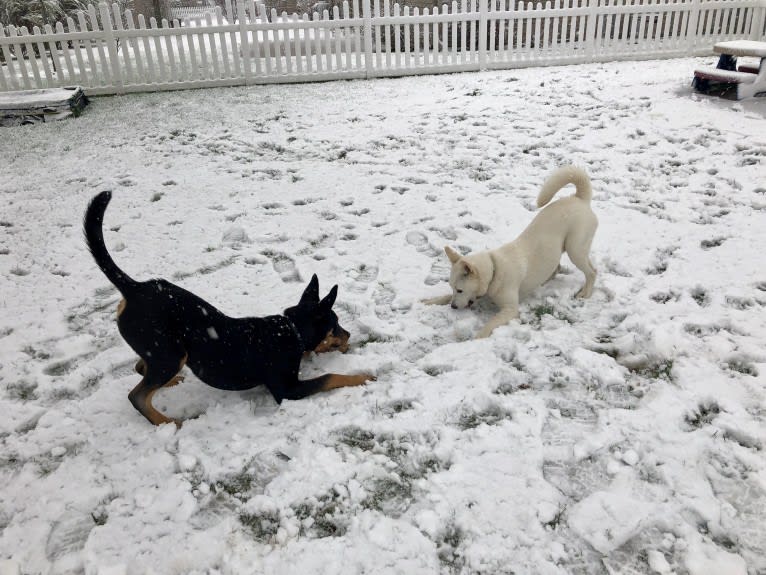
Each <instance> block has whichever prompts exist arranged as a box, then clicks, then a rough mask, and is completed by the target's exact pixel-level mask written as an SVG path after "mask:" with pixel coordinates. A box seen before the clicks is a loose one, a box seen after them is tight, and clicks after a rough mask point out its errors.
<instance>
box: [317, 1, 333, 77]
mask: <svg viewBox="0 0 766 575" xmlns="http://www.w3.org/2000/svg"><path fill="white" fill-rule="evenodd" d="M329 20H330V13H329V12H328V11H327V10H324V11H322V23H323V24H324V23H325V22H328V21H329ZM321 30H322V34H321V35H322V36H324V44H325V45H324V49H325V65H326V69H327V71H332V33H331V32H332V31H331V30H330V29H329V28H326V27H325V26H322V28H321ZM317 32H319V30H317Z"/></svg>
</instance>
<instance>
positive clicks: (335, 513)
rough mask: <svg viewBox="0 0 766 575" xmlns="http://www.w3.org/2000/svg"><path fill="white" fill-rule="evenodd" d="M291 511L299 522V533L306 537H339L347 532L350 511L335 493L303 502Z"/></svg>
mask: <svg viewBox="0 0 766 575" xmlns="http://www.w3.org/2000/svg"><path fill="white" fill-rule="evenodd" d="M293 510H294V511H295V517H296V518H297V519H299V520H300V522H301V525H302V527H301V533H302V535H304V536H306V537H312V538H316V539H322V538H324V537H341V536H342V535H345V533H346V531H347V530H348V515H349V511H350V510H349V509H348V508H347V506H346V505H344V502H343V500H342V499H341V497H340V495H338V493H336V492H335V491H331V492H330V493H328V494H325V495H322V496H321V497H319V498H311V499H310V500H307V501H303V502H301V503H299V504H298V505H296V506H295V507H294V508H293Z"/></svg>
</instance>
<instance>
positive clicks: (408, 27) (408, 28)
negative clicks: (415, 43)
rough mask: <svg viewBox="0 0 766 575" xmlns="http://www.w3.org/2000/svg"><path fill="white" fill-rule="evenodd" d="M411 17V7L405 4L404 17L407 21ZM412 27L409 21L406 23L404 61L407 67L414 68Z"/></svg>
mask: <svg viewBox="0 0 766 575" xmlns="http://www.w3.org/2000/svg"><path fill="white" fill-rule="evenodd" d="M409 17H410V7H409V6H405V7H404V18H405V22H406V21H407V20H408V19H409ZM411 28H412V26H411V25H410V24H409V23H405V24H404V61H405V66H406V67H407V68H410V69H411V68H412V48H411V46H412V44H410V40H411V39H412V38H411V37H410V36H411Z"/></svg>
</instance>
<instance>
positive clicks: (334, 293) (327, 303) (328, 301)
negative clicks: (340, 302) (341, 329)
mask: <svg viewBox="0 0 766 575" xmlns="http://www.w3.org/2000/svg"><path fill="white" fill-rule="evenodd" d="M337 297H338V285H337V284H336V285H334V286H332V289H331V290H330V293H328V294H327V295H326V296H324V299H323V300H322V301H320V302H319V306H320V307H323V308H325V309H332V306H333V304H334V303H335V298H337Z"/></svg>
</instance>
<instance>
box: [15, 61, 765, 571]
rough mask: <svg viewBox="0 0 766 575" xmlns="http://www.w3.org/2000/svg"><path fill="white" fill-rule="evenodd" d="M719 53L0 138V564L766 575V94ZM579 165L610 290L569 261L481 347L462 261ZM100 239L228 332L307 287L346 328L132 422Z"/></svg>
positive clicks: (445, 79) (133, 102) (178, 112)
mask: <svg viewBox="0 0 766 575" xmlns="http://www.w3.org/2000/svg"><path fill="white" fill-rule="evenodd" d="M710 61H712V59H710V58H708V59H686V60H676V61H662V62H642V63H614V64H605V65H587V66H576V67H563V68H548V69H525V70H516V71H503V72H486V73H480V74H461V75H450V76H440V77H417V78H407V79H397V80H377V81H366V82H365V81H359V82H338V83H327V84H316V85H292V86H268V87H251V88H236V89H216V90H206V91H197V92H178V93H164V94H147V95H135V96H129V97H114V98H103V99H96V100H94V101H92V103H91V105H90V106H89V107H88V108H87V109H86V110H85V113H84V115H83V116H82V117H80V118H78V119H74V120H68V121H63V122H57V123H51V124H44V125H37V126H27V127H16V128H7V129H4V130H2V132H1V133H0V174H1V175H2V177H1V178H0V195H1V197H2V205H3V207H2V212H1V214H0V270H1V272H2V277H3V281H2V284H0V410H2V413H3V416H2V418H1V419H0V481H1V482H2V489H0V573H2V574H3V575H5V574H17V573H23V574H37V573H78V572H85V573H88V574H101V575H121V574H125V575H134V574H143V573H156V574H186V573H222V574H223V573H269V574H287V573H296V574H297V573H300V574H314V573H327V574H358V573H368V574H370V573H379V574H388V573H403V574H406V575H416V574H431V573H448V574H450V573H472V574H486V575H489V574H511V573H514V574H517V575H520V574H531V575H538V574H539V575H554V574H555V575H562V574H570V573H571V574H588V575H592V574H602V573H620V574H637V573H642V574H644V573H659V574H668V573H676V574H679V575H684V574H689V575H739V574H744V573H748V574H750V575H755V574H762V573H766V522H765V521H764V517H766V458H765V457H764V450H765V449H766V427H765V426H764V423H765V421H766V390H765V389H764V383H766V347H765V346H764V344H765V343H766V341H765V340H766V322H765V321H764V318H765V317H766V316H765V314H764V306H766V225H765V224H766V217H765V214H764V211H765V210H766V169H765V166H766V98H765V99H761V100H754V101H742V102H739V103H735V102H731V101H722V100H717V99H714V98H709V97H702V96H698V95H695V94H693V93H691V91H690V88H689V83H690V80H691V75H692V70H693V68H694V67H695V66H699V65H700V64H703V63H708V62H710ZM567 162H574V163H577V164H579V165H581V166H584V167H585V168H586V169H587V170H588V171H589V173H590V174H591V176H592V179H593V184H594V190H595V197H594V203H593V205H594V210H595V211H596V213H597V214H598V216H599V218H600V222H601V223H600V228H599V230H598V232H597V234H596V239H595V243H594V247H593V260H594V263H595V264H596V266H597V268H598V269H599V272H600V275H599V277H598V280H597V284H596V290H595V293H594V296H593V298H592V299H590V300H587V301H579V300H575V299H573V298H572V295H573V294H574V293H575V292H576V291H577V290H578V289H579V287H580V285H581V282H582V276H581V274H580V272H579V271H578V270H577V269H576V268H574V266H573V265H572V264H571V263H570V262H569V261H568V260H566V258H564V261H563V262H562V263H563V270H562V273H560V274H559V275H558V276H557V277H556V278H555V279H554V280H553V281H551V282H549V283H548V284H546V285H545V286H543V287H542V288H541V289H539V290H538V291H537V292H536V293H535V294H534V296H533V297H531V298H529V299H528V300H526V301H525V302H523V304H522V312H521V321H520V322H518V323H515V324H513V325H511V326H509V327H504V328H501V329H498V330H496V332H495V334H494V335H493V336H492V337H491V338H490V339H487V340H482V341H472V340H471V336H472V334H473V333H475V331H476V330H477V329H478V328H479V327H480V326H481V325H482V323H483V322H484V321H485V320H486V319H487V318H488V317H489V316H490V314H491V313H492V308H491V306H490V305H484V306H479V308H478V309H476V310H471V311H469V310H463V311H455V310H452V309H450V308H449V307H448V306H444V307H426V306H424V305H422V304H421V303H419V300H420V299H421V298H425V297H429V296H434V295H438V294H441V293H446V292H447V290H448V286H447V284H446V282H445V280H446V277H447V271H448V267H447V259H446V257H445V256H444V253H443V251H442V247H443V246H444V245H445V244H450V245H453V246H456V247H458V248H460V249H463V250H467V249H470V250H480V249H484V248H487V247H492V246H496V245H498V244H500V243H502V242H505V241H509V240H511V239H513V238H514V237H515V236H516V235H517V234H518V233H519V232H520V231H521V230H522V229H523V227H524V226H525V225H526V224H527V223H528V222H529V221H530V220H531V219H532V217H533V216H534V201H535V198H536V195H537V192H538V190H539V187H540V185H541V183H542V181H543V180H544V178H545V177H546V176H547V175H548V174H549V173H550V172H551V170H552V169H553V168H554V167H556V166H558V165H561V164H564V163H567ZM103 189H111V190H114V198H113V200H112V204H111V205H110V207H109V210H108V212H107V214H106V222H105V230H106V239H107V245H108V246H109V248H110V250H111V251H112V254H113V255H114V257H115V259H116V260H117V261H118V263H119V265H120V266H122V267H123V268H124V269H125V270H126V271H128V272H129V273H130V274H131V275H132V276H133V277H136V278H139V279H145V278H149V277H152V276H163V277H166V278H168V279H171V280H173V281H176V282H177V283H179V284H180V285H182V286H183V287H185V288H188V289H191V290H192V291H194V292H196V293H198V294H199V295H201V296H202V297H204V298H206V299H207V300H208V301H210V302H211V303H213V304H214V305H216V306H218V307H219V308H220V309H222V310H223V311H225V312H226V313H229V314H231V315H266V314H271V313H278V312H280V311H281V310H282V309H284V308H285V307H287V306H288V305H292V304H294V303H295V302H296V301H297V298H298V297H299V294H300V293H301V291H302V289H303V287H304V285H305V283H306V282H307V281H308V279H309V278H310V277H311V274H312V273H314V272H316V273H317V274H318V275H319V277H320V284H321V290H322V293H323V294H324V293H325V292H326V291H327V290H329V288H330V287H331V286H332V285H333V284H334V283H338V284H339V286H340V295H339V298H338V302H339V303H338V304H337V305H336V308H337V311H338V313H339V315H340V318H341V324H342V325H343V326H344V327H346V328H347V329H348V330H349V331H351V333H352V347H351V350H350V351H349V353H348V354H347V355H340V354H337V353H334V354H329V355H325V356H321V357H316V358H313V359H311V360H310V361H307V362H304V375H305V376H313V375H316V374H319V373H322V372H326V371H333V372H338V373H351V372H361V371H372V372H374V373H375V374H377V377H378V380H377V381H376V382H374V383H371V384H369V385H367V386H365V387H364V388H348V389H341V390H337V391H334V392H330V393H325V394H320V395H317V396H314V397H311V398H309V399H306V400H302V401H292V402H290V401H286V402H284V403H283V404H282V406H281V407H278V406H277V405H276V404H275V402H274V401H273V400H272V398H271V397H270V396H269V395H268V393H267V392H265V391H264V390H262V389H256V390H253V391H250V392H246V393H237V392H221V391H216V390H214V389H211V388H209V387H207V386H205V385H203V384H202V383H200V382H199V381H198V380H196V379H195V378H194V377H193V376H192V375H191V374H187V377H186V381H185V382H184V383H182V384H181V385H179V386H176V387H173V388H172V389H168V390H162V391H161V392H160V393H158V394H157V397H156V400H155V403H156V404H157V405H158V407H160V409H162V410H163V411H165V412H167V413H168V414H169V415H172V416H180V417H186V418H190V419H189V420H188V421H187V422H186V423H185V425H184V426H183V428H182V429H180V430H178V431H176V429H175V427H173V426H162V427H160V428H154V427H152V426H151V425H149V424H148V423H147V421H146V420H145V419H144V418H143V417H141V416H140V415H139V414H138V413H137V412H136V411H135V410H134V409H133V407H132V406H131V405H130V403H129V402H128V399H127V394H128V391H129V390H130V389H131V388H132V387H133V386H134V385H135V384H136V383H137V382H138V380H139V376H138V375H136V374H135V373H134V372H133V371H132V366H133V363H134V361H135V357H134V355H133V353H132V352H131V350H130V349H129V348H128V347H127V345H126V344H125V343H123V341H122V340H121V339H120V337H119V335H118V333H117V329H116V326H115V323H114V317H115V310H116V305H117V302H118V301H119V295H118V294H117V293H116V292H115V290H114V289H113V288H112V287H111V286H110V285H109V284H108V282H107V280H106V279H105V277H104V276H103V275H102V274H101V272H100V271H99V270H98V269H97V268H96V266H95V264H94V263H93V261H92V259H91V257H90V255H89V254H88V253H87V251H86V250H85V248H84V245H83V241H82V233H81V227H80V221H81V217H82V214H83V210H84V209H85V206H86V204H87V202H88V200H89V199H90V198H91V197H92V196H93V195H94V194H95V193H96V192H98V191H100V190H103Z"/></svg>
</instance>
